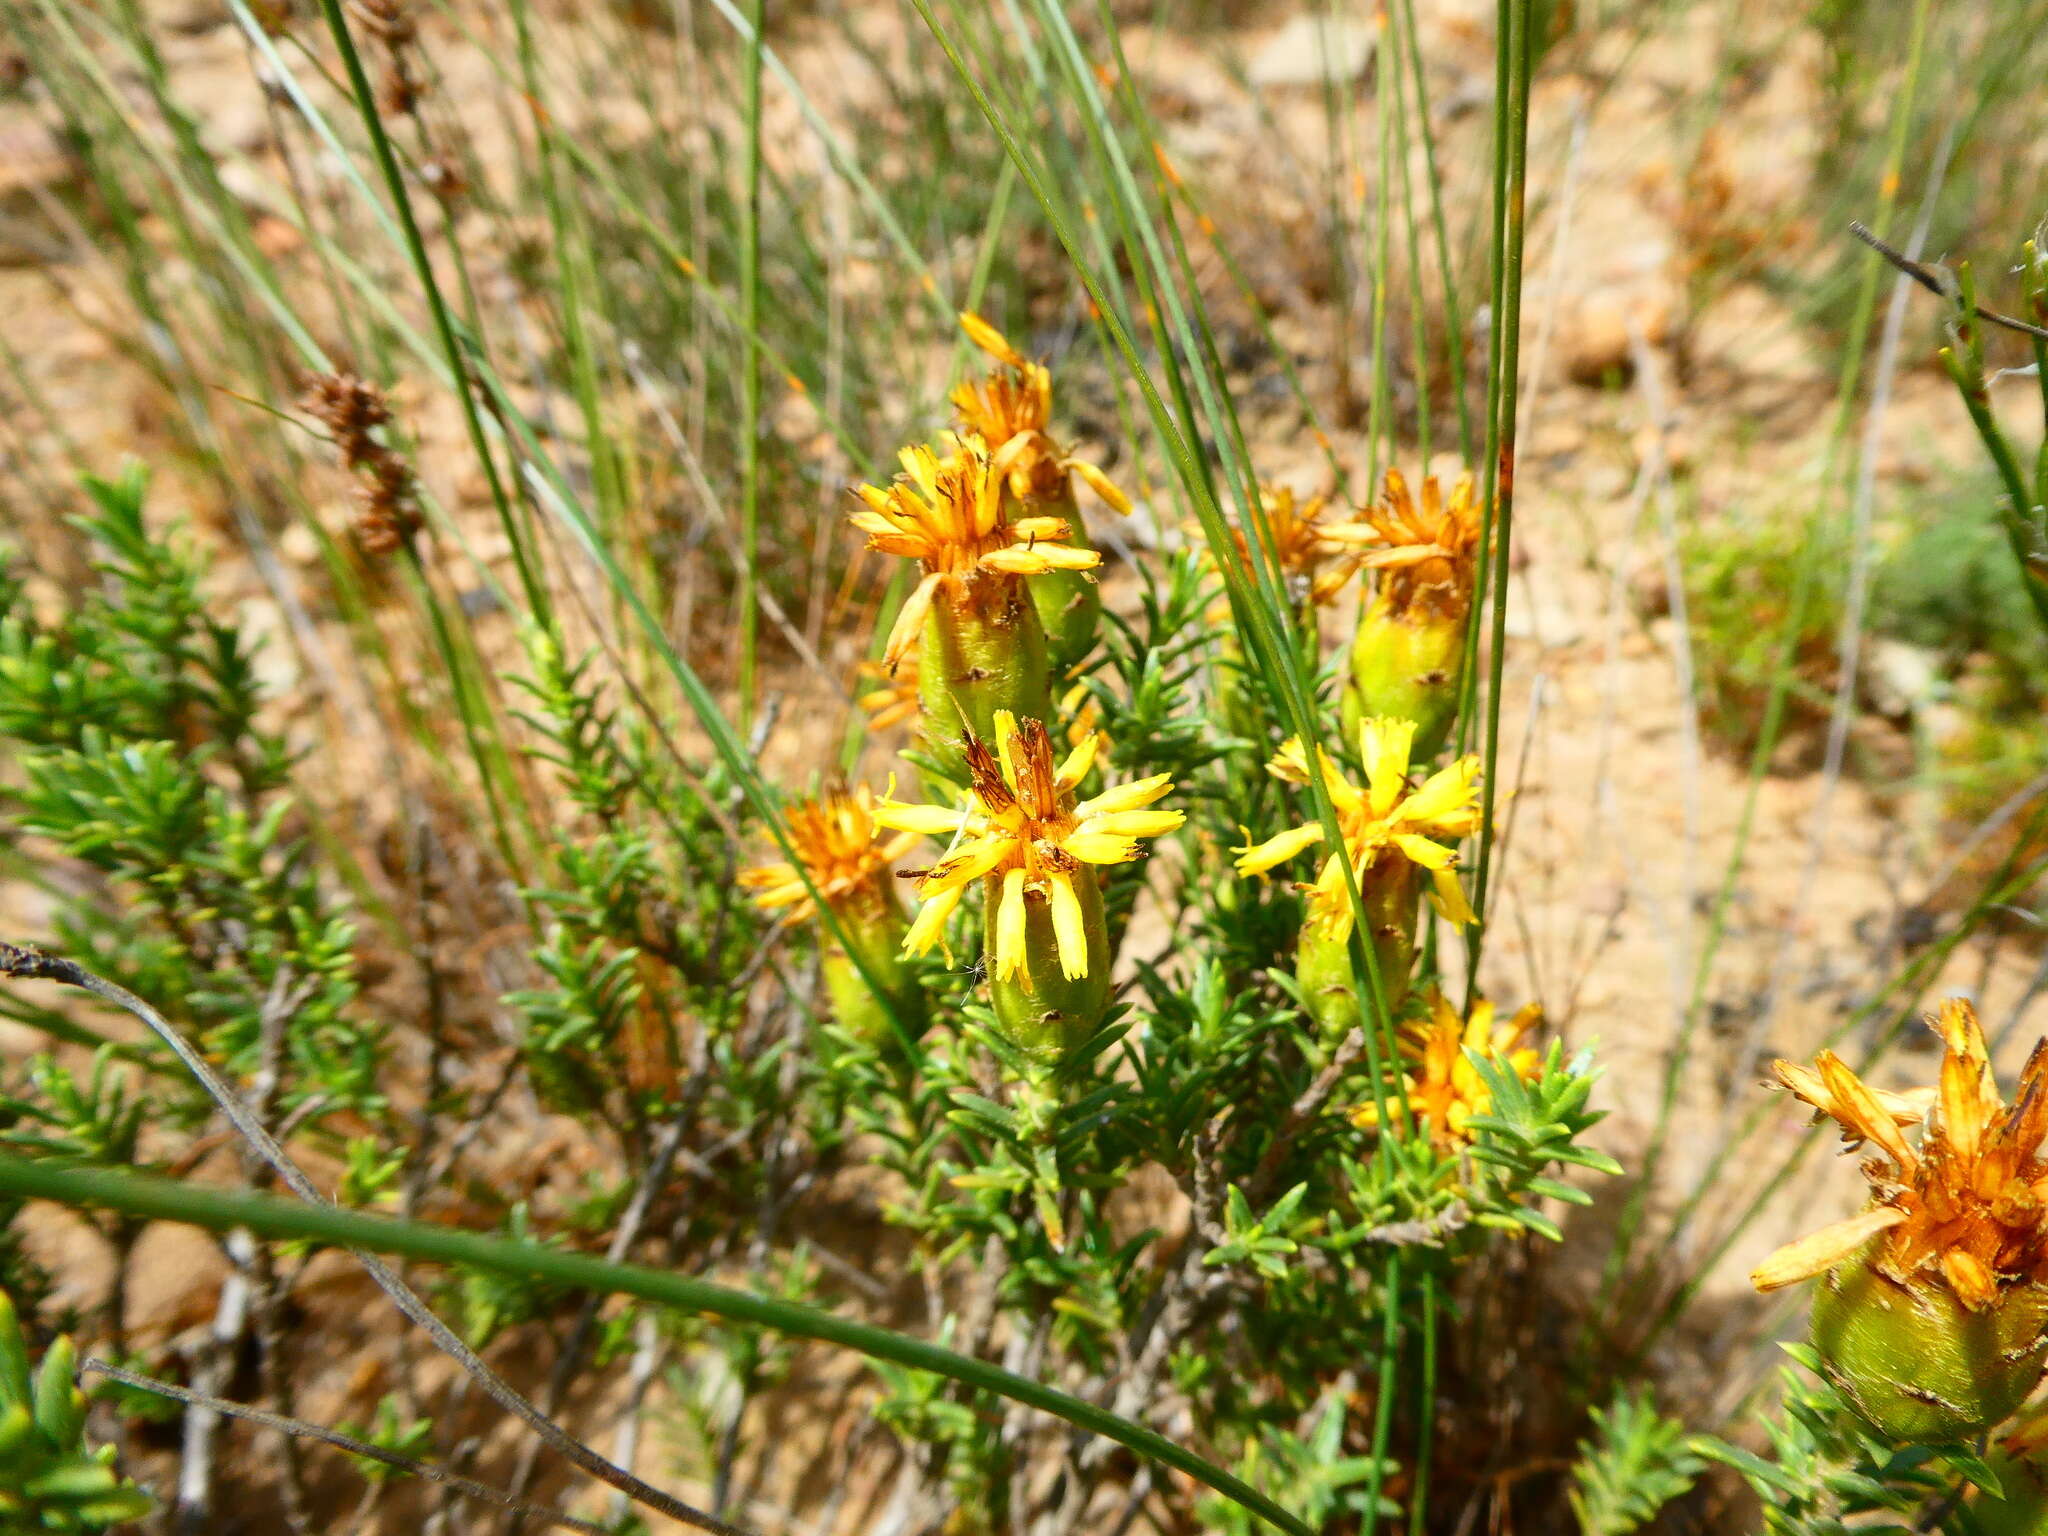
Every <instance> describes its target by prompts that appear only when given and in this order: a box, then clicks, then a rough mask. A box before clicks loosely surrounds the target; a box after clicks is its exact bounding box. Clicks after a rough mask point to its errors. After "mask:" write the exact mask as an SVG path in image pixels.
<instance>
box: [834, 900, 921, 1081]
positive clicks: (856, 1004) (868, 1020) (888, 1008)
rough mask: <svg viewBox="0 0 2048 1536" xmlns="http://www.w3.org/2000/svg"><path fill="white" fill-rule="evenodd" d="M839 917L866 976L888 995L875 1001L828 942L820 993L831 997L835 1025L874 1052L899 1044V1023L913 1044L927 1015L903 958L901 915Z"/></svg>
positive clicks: (848, 959)
mask: <svg viewBox="0 0 2048 1536" xmlns="http://www.w3.org/2000/svg"><path fill="white" fill-rule="evenodd" d="M839 918H840V924H841V926H842V927H843V928H844V929H845V930H846V937H847V941H848V942H849V944H851V945H853V946H854V947H856V948H857V949H858V950H859V953H860V958H861V959H862V960H864V961H866V962H867V969H868V973H869V975H872V976H873V977H874V978H875V979H876V980H877V981H878V982H880V983H881V985H882V987H883V989H884V991H885V992H886V994H887V999H886V1002H885V1001H884V999H882V998H878V997H876V996H875V993H874V990H873V989H872V988H871V987H869V985H868V978H867V976H863V975H862V974H861V968H860V967H859V966H858V965H856V964H855V963H854V961H853V959H852V958H851V957H850V956H849V955H848V954H847V952H846V951H845V950H844V949H841V948H840V947H839V945H837V944H835V943H829V942H828V943H827V944H826V945H825V953H824V958H823V962H822V965H823V969H824V975H825V995H826V996H827V997H829V998H831V999H832V1013H833V1016H834V1017H835V1018H836V1019H838V1021H839V1025H840V1027H841V1028H842V1029H844V1030H845V1031H846V1032H847V1033H848V1034H850V1035H852V1036H853V1037H854V1039H856V1040H858V1041H859V1042H860V1043H861V1044H862V1045H865V1046H868V1047H870V1048H871V1049H874V1050H877V1051H887V1050H889V1049H891V1048H893V1047H896V1046H898V1045H900V1044H902V1043H903V1042H902V1041H901V1040H900V1038H899V1036H898V1034H897V1026H898V1025H899V1024H900V1025H901V1026H902V1028H903V1029H904V1030H907V1031H908V1032H909V1034H910V1037H911V1039H913V1040H914V1039H916V1038H917V1037H918V1036H920V1035H922V1034H923V1033H924V1032H925V1028H926V1026H927V1025H929V1024H930V1022H931V1015H930V1013H929V1012H928V1011H927V1009H926V1006H925V996H924V989H923V988H922V987H920V986H919V985H918V984H917V978H916V977H915V976H914V975H912V974H911V970H910V967H909V965H908V964H907V963H906V962H905V960H904V957H903V929H904V922H903V918H902V915H901V914H900V913H897V914H895V915H894V920H893V921H890V920H889V919H888V918H887V917H884V918H882V919H880V920H869V921H863V920H862V918H861V917H860V915H858V914H852V913H846V912H842V913H840V915H839ZM892 1009H893V1013H894V1017H893V1018H892V1017H891V1013H892Z"/></svg>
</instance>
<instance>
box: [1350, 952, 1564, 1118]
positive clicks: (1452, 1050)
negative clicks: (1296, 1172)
mask: <svg viewBox="0 0 2048 1536" xmlns="http://www.w3.org/2000/svg"><path fill="white" fill-rule="evenodd" d="M1429 1004H1430V1017H1429V1018H1427V1019H1425V1020H1423V1021H1422V1022H1420V1023H1416V1024H1410V1025H1409V1026H1408V1027H1407V1028H1406V1029H1404V1030H1403V1031H1402V1038H1401V1054H1402V1055H1403V1056H1405V1057H1406V1058H1407V1059H1408V1061H1409V1062H1410V1063H1411V1065H1412V1070H1410V1071H1408V1072H1406V1073H1404V1074H1402V1078H1401V1085H1402V1088H1403V1090H1404V1091H1405V1092H1406V1094H1407V1099H1408V1109H1409V1112H1410V1113H1411V1114H1413V1115H1414V1116H1415V1118H1416V1120H1417V1121H1418V1122H1419V1123H1420V1124H1421V1125H1422V1126H1423V1127H1424V1128H1425V1129H1426V1130H1427V1131H1428V1132H1429V1138H1430V1140H1431V1141H1433V1142H1435V1143H1436V1144H1437V1145H1438V1146H1439V1147H1442V1148H1444V1149H1446V1150H1450V1151H1454V1150H1456V1149H1457V1148H1458V1147H1460V1146H1463V1145H1465V1144H1466V1143H1467V1142H1469V1141H1470V1140H1471V1139H1472V1138H1471V1135H1470V1133H1469V1132H1468V1131H1467V1130H1466V1126H1467V1124H1468V1123H1469V1122H1470V1121H1471V1119H1472V1117H1473V1116H1474V1115H1483V1114H1486V1113H1487V1112H1488V1111H1490V1110H1491V1109H1492V1108H1493V1091H1492V1090H1491V1089H1489V1088H1488V1087H1487V1086H1486V1080H1485V1079H1484V1078H1482V1077H1481V1076H1480V1075H1479V1069H1478V1068H1476V1067H1474V1066H1473V1065H1472V1062H1471V1060H1470V1058H1468V1057H1467V1056H1466V1054H1465V1052H1466V1051H1467V1050H1468V1049H1469V1050H1471V1051H1472V1052H1473V1053H1474V1054H1476V1055H1478V1056H1480V1057H1482V1058H1484V1059H1486V1060H1489V1061H1501V1062H1505V1063H1507V1065H1508V1067H1509V1068H1510V1069H1511V1070H1512V1071H1513V1072H1514V1074H1515V1075H1516V1076H1517V1077H1519V1078H1521V1079H1522V1081H1523V1082H1525V1083H1526V1082H1533V1081H1535V1079H1536V1076H1537V1074H1538V1073H1539V1072H1540V1071H1541V1070H1542V1060H1543V1058H1542V1057H1541V1056H1540V1055H1539V1054H1538V1053H1537V1051H1536V1048H1535V1047H1534V1046H1531V1045H1525V1044H1524V1043H1523V1042H1524V1041H1526V1040H1527V1039H1528V1038H1529V1036H1530V1035H1532V1034H1534V1033H1535V1032H1536V1030H1537V1029H1539V1028H1540V1027H1541V1026H1542V1023H1543V1010H1542V1009H1541V1008H1539V1007H1538V1006H1537V1005H1536V1004H1534V1003H1531V1004H1529V1005H1528V1006H1527V1007H1526V1008H1524V1009H1522V1010H1521V1012H1519V1013H1517V1014H1516V1015H1515V1016H1514V1017H1513V1018H1512V1019H1510V1020H1508V1022H1507V1023H1505V1024H1502V1025H1498V1026H1496V1025H1495V1024H1494V1022H1493V1017H1494V1007H1493V1004H1492V1003H1490V1002H1488V1001H1487V1000H1486V999H1485V998H1481V999H1479V1001H1478V1002H1476V1003H1475V1004H1473V1006H1472V1017H1471V1018H1470V1019H1461V1018H1459V1017H1458V1011H1457V1010H1456V1009H1455V1008H1453V1007H1452V1006H1451V1005H1450V1003H1449V1002H1448V1001H1446V1000H1445V998H1444V995H1443V993H1441V992H1435V991H1433V992H1431V993H1430V994H1429ZM1351 1120H1352V1123H1353V1124H1354V1125H1359V1126H1368V1127H1369V1126H1373V1125H1377V1124H1378V1123H1379V1107H1378V1106H1377V1105H1375V1104H1371V1103H1366V1104H1361V1105H1359V1106H1358V1107H1357V1108H1356V1109H1354V1110H1353V1111H1352V1112H1351Z"/></svg>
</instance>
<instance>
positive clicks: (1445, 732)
mask: <svg viewBox="0 0 2048 1536" xmlns="http://www.w3.org/2000/svg"><path fill="white" fill-rule="evenodd" d="M1464 665H1465V625H1464V623H1463V621H1461V620H1454V619H1451V618H1449V617H1440V618H1434V619H1431V620H1430V621H1428V622H1426V623H1423V622H1417V621H1415V620H1412V619H1407V618H1402V617H1398V616H1396V615H1393V614H1389V613H1383V612H1370V613H1367V614H1366V615H1365V617H1364V618H1362V619H1360V620H1359V623H1358V634H1357V637H1356V638H1355V639H1353V640H1352V642H1351V681H1350V683H1349V684H1348V685H1346V687H1345V689H1344V698H1343V701H1342V704H1341V712H1342V718H1343V721H1344V734H1345V738H1346V739H1347V740H1351V739H1355V738H1356V737H1357V735H1358V726H1359V723H1360V722H1361V721H1363V720H1366V719H1369V718H1370V717H1372V716H1374V715H1387V716H1390V717H1392V718H1394V719H1396V720H1413V721H1414V722H1415V744H1414V746H1413V747H1412V748H1411V749H1410V750H1411V753H1412V756H1413V760H1414V761H1416V762H1418V763H1422V762H1427V761H1428V760H1429V759H1430V758H1432V757H1434V756H1435V755H1436V754H1437V752H1438V751H1440V750H1441V749H1442V747H1443V744H1444V740H1445V738H1446V737H1447V736H1449V735H1450V731H1451V724H1452V722H1453V721H1455V720H1456V719H1457V715H1458V681H1459V678H1460V676H1461V675H1462V674H1463V671H1464Z"/></svg>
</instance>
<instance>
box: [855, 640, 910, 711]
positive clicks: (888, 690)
mask: <svg viewBox="0 0 2048 1536" xmlns="http://www.w3.org/2000/svg"><path fill="white" fill-rule="evenodd" d="M860 674H861V676H862V677H863V678H865V679H867V681H868V682H869V684H870V685H871V686H870V687H867V688H865V689H863V690H862V691H861V693H860V694H859V695H858V696H857V697H856V698H855V701H854V702H855V703H857V704H859V705H860V707H861V708H862V709H864V710H865V711H867V717H868V729H869V730H871V731H886V730H888V729H889V728H890V727H891V726H894V725H901V724H902V723H903V722H904V721H906V720H914V719H916V718H917V710H918V700H917V678H918V661H917V652H915V651H912V652H910V653H909V654H908V655H906V656H905V657H904V658H903V660H902V661H901V662H900V663H898V664H897V665H896V666H895V667H893V668H892V667H890V666H889V665H888V664H886V663H884V662H879V661H864V662H862V663H861V664H860Z"/></svg>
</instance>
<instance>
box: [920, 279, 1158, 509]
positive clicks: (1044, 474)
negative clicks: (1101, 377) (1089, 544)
mask: <svg viewBox="0 0 2048 1536" xmlns="http://www.w3.org/2000/svg"><path fill="white" fill-rule="evenodd" d="M960 329H961V330H963V331H965V332H966V333H967V339H968V340H969V341H971V342H973V343H974V344H975V345H976V346H977V347H979V348H981V350H982V351H984V352H986V353H987V354H988V355H989V356H990V357H992V358H994V359H995V360H996V362H997V363H999V364H1000V365H1001V366H1000V367H998V368H996V369H995V370H994V371H993V372H991V373H990V374H988V375H987V377H986V378H984V379H983V380H982V382H981V383H980V385H978V386H977V385H976V384H975V383H974V382H973V381H972V380H969V379H962V380H961V381H960V382H959V383H958V384H956V385H954V386H953V394H952V400H953V409H954V410H955V411H957V412H958V413H959V415H960V425H961V429H962V430H963V431H965V432H968V433H971V434H972V435H974V436H975V437H978V438H980V439H981V440H982V441H983V442H985V443H987V444H988V446H989V451H990V453H991V454H993V455H994V461H995V468H996V473H997V474H998V475H999V476H1001V477H1002V478H1003V480H1004V482H1005V483H1006V484H1007V485H1008V486H1009V488H1010V494H1011V495H1012V496H1014V497H1016V498H1017V499H1018V500H1019V501H1048V500H1051V499H1053V498H1054V497H1058V496H1063V495H1065V494H1066V492H1067V479H1068V476H1069V475H1074V476H1078V477H1079V478H1080V479H1081V480H1083V481H1085V482H1086V483H1087V485H1088V488H1089V489H1090V490H1092V491H1093V492H1095V494H1096V495H1098V496H1100V497H1101V498H1102V499H1103V500H1104V501H1105V502H1107V503H1108V504H1109V505H1110V507H1111V508H1112V509H1114V510H1115V511H1118V512H1128V511H1130V510H1131V503H1130V501H1129V499H1128V498H1127V497H1126V496H1125V495H1124V493H1123V492H1122V491H1120V490H1118V489H1117V488H1116V487H1115V486H1114V485H1112V484H1111V483H1110V481H1109V477H1108V476H1107V475H1105V474H1103V472H1102V471H1101V470H1099V469H1097V468H1096V467H1095V466H1094V465H1093V464H1090V463H1087V462H1085V461H1084V460H1081V459H1074V458H1069V457H1067V455H1066V454H1064V453H1063V452H1061V451H1060V447H1059V445H1058V444H1057V443H1055V442H1054V441H1053V440H1052V438H1051V437H1050V436H1048V435H1047V429H1048V427H1049V426H1050V425H1051V422H1052V371H1051V370H1050V369H1048V368H1047V367H1046V366H1045V364H1043V363H1034V362H1032V361H1031V360H1030V359H1029V358H1027V357H1025V356H1024V354H1023V353H1021V352H1019V351H1018V350H1017V349H1016V348H1015V347H1013V346H1011V345H1010V343H1009V341H1008V340H1007V339H1006V338H1005V337H1004V335H1003V333H1002V332H1001V331H999V330H997V329H996V328H995V327H994V326H992V325H990V324H989V323H988V322H987V321H986V320H984V319H982V318H981V316H979V315H975V314H967V313H962V314H961V316H960Z"/></svg>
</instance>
